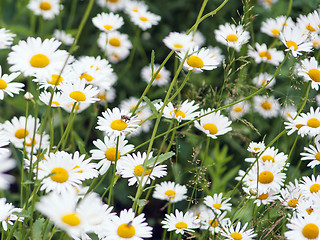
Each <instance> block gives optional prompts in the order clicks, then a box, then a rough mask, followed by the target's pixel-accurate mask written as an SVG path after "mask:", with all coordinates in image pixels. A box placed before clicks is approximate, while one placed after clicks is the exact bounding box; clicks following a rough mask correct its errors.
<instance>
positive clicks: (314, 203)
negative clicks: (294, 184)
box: [296, 194, 320, 216]
mask: <svg viewBox="0 0 320 240" xmlns="http://www.w3.org/2000/svg"><path fill="white" fill-rule="evenodd" d="M319 198H320V195H319V194H315V195H313V196H312V197H310V198H305V199H302V200H301V201H299V204H298V205H297V207H296V209H297V213H298V215H300V216H306V215H318V216H320V206H319V204H318V201H319Z"/></svg>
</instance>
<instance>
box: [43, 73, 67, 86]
mask: <svg viewBox="0 0 320 240" xmlns="http://www.w3.org/2000/svg"><path fill="white" fill-rule="evenodd" d="M51 78H52V79H51V81H50V80H47V83H49V84H52V85H60V83H62V82H63V78H62V77H61V76H60V75H58V74H52V75H51Z"/></svg>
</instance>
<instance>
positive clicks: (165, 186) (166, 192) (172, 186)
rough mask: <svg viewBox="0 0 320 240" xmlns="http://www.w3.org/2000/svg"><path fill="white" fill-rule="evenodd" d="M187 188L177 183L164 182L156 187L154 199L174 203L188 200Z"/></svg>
mask: <svg viewBox="0 0 320 240" xmlns="http://www.w3.org/2000/svg"><path fill="white" fill-rule="evenodd" d="M187 191H188V190H187V187H186V186H184V185H180V184H177V183H175V182H162V183H160V184H156V185H155V189H154V192H153V194H152V197H153V198H155V199H160V200H167V201H170V202H173V203H176V202H180V201H182V200H185V199H187V195H186V194H187Z"/></svg>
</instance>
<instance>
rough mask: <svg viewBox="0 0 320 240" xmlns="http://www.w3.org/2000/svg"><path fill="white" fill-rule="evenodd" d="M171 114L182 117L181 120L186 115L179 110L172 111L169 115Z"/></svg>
mask: <svg viewBox="0 0 320 240" xmlns="http://www.w3.org/2000/svg"><path fill="white" fill-rule="evenodd" d="M173 113H174V114H175V115H176V117H179V116H180V117H182V118H185V117H186V115H185V114H184V112H182V111H181V110H172V111H171V112H170V115H171V116H173Z"/></svg>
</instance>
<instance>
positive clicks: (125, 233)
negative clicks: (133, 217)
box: [117, 223, 136, 238]
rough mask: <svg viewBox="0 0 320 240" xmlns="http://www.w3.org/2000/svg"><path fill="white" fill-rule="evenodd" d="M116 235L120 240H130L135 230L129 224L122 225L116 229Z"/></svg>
mask: <svg viewBox="0 0 320 240" xmlns="http://www.w3.org/2000/svg"><path fill="white" fill-rule="evenodd" d="M117 233H118V235H119V237H122V238H132V237H133V236H134V235H135V234H136V229H135V228H134V226H132V225H131V224H126V223H123V224H121V225H120V226H119V227H118V230H117Z"/></svg>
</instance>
